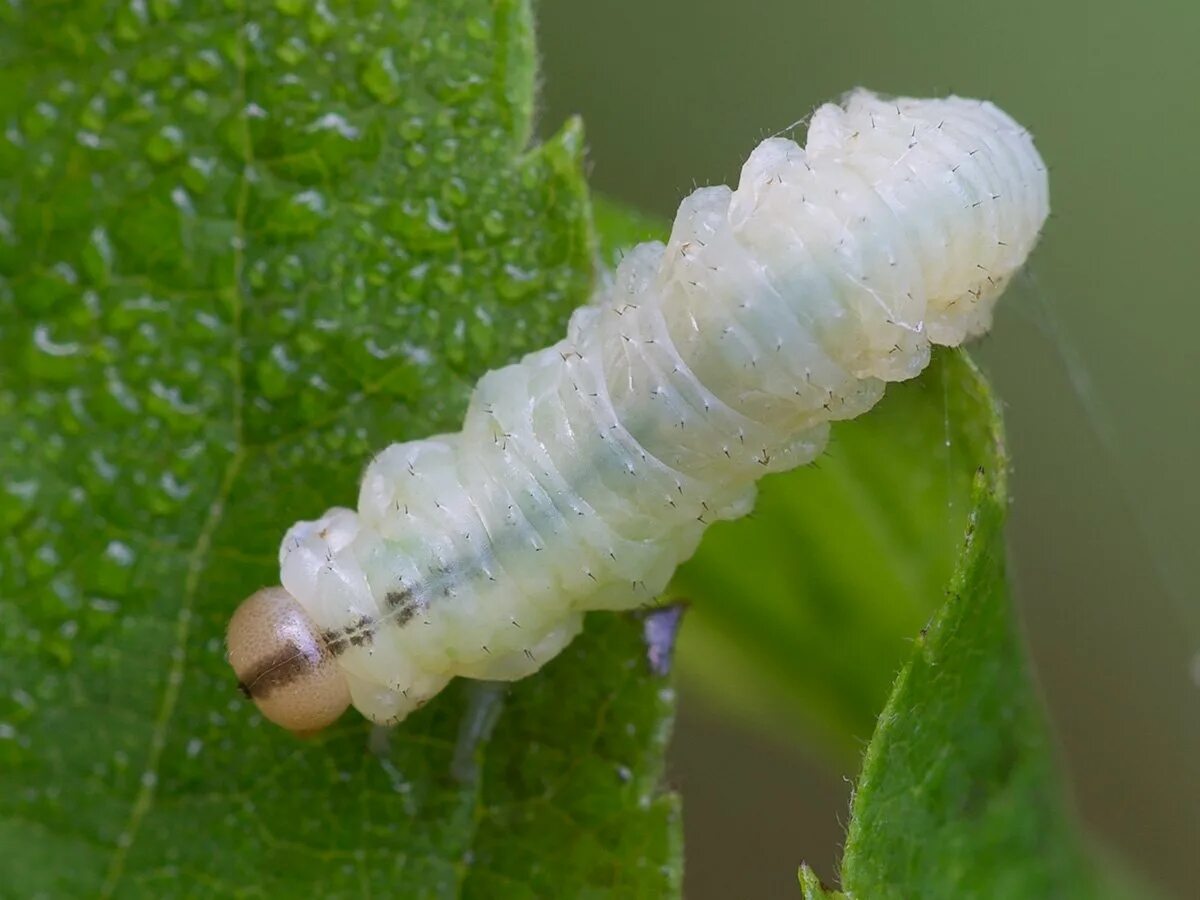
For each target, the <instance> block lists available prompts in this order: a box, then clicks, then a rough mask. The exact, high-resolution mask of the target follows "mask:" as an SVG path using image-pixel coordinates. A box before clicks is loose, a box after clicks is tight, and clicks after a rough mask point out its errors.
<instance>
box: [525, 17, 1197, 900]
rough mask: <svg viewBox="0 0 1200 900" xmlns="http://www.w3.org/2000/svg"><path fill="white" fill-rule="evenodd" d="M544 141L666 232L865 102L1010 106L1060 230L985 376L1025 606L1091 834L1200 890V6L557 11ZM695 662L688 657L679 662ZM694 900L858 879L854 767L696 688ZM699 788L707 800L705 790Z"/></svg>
mask: <svg viewBox="0 0 1200 900" xmlns="http://www.w3.org/2000/svg"><path fill="white" fill-rule="evenodd" d="M538 14H539V22H540V28H539V30H540V50H541V53H542V77H543V89H542V108H541V113H540V123H541V129H542V132H543V133H544V134H545V133H549V132H550V131H552V130H553V129H555V128H557V127H558V125H559V124H560V123H561V121H562V120H563V119H564V118H565V117H566V116H568V115H571V114H573V113H580V114H582V115H583V117H584V119H585V122H586V125H587V134H588V140H589V145H590V148H591V151H590V155H591V161H592V165H593V171H592V172H591V182H592V184H593V186H594V187H595V188H596V189H597V190H599V191H602V192H605V193H607V194H609V195H611V196H613V197H615V198H617V199H620V200H623V201H625V202H627V203H630V204H633V205H636V206H638V207H640V208H642V209H644V210H647V211H649V212H651V213H655V214H658V215H660V216H663V217H664V218H667V217H669V216H670V215H671V214H672V213H673V212H674V209H675V207H676V205H677V204H678V201H679V199H680V198H681V197H682V196H683V195H684V194H686V193H688V192H689V191H690V190H692V188H693V187H694V186H696V185H699V184H708V183H715V182H734V181H736V177H737V172H738V168H739V166H740V164H741V162H742V160H743V159H744V158H745V156H746V154H747V152H748V151H749V149H750V148H751V147H752V146H753V145H754V144H755V143H756V142H757V141H758V140H760V139H761V138H762V137H764V136H766V135H767V134H770V133H773V132H775V131H777V130H779V129H783V128H785V127H787V126H788V125H790V124H792V123H793V122H795V121H796V120H797V119H799V118H801V117H802V116H804V115H806V114H807V113H808V112H809V111H810V110H811V109H812V108H813V107H814V106H815V105H816V104H818V103H820V102H822V101H824V100H827V99H831V98H835V97H837V96H838V95H840V94H841V93H842V92H843V91H845V90H847V89H848V88H850V87H853V86H855V85H860V84H861V85H865V86H867V87H871V88H874V89H876V90H879V91H883V92H888V93H903V94H912V95H918V96H922V95H935V94H944V93H948V92H951V91H953V92H957V93H961V94H964V95H969V96H979V97H987V98H990V99H993V100H995V101H996V102H997V103H999V104H1000V105H1001V106H1002V107H1003V108H1004V109H1006V110H1007V111H1009V112H1010V113H1012V114H1013V115H1014V116H1015V117H1016V118H1017V119H1018V120H1019V121H1021V122H1022V123H1023V124H1025V125H1027V126H1028V127H1030V128H1031V129H1032V131H1033V133H1034V135H1035V137H1036V139H1037V142H1038V146H1039V148H1040V149H1041V151H1042V154H1043V155H1044V156H1045V158H1046V160H1047V161H1048V163H1049V165H1050V167H1051V191H1052V198H1053V205H1054V216H1053V218H1052V219H1051V222H1050V224H1049V226H1048V228H1047V230H1046V234H1045V237H1044V240H1043V244H1042V247H1041V248H1040V249H1039V251H1038V253H1037V254H1036V256H1035V258H1034V260H1033V263H1032V266H1031V271H1030V273H1029V275H1028V276H1027V277H1025V278H1023V279H1022V280H1021V282H1020V283H1019V284H1018V285H1016V286H1015V288H1014V289H1013V290H1012V291H1010V293H1009V295H1008V297H1007V298H1006V302H1005V303H1004V304H1003V305H1002V311H1001V314H1000V317H999V321H998V323H997V327H996V329H995V330H994V332H993V334H992V336H991V337H989V338H988V339H987V340H986V341H985V342H984V344H983V345H982V346H981V347H979V348H978V349H977V352H976V356H977V358H980V359H981V360H982V361H983V363H984V365H985V368H986V369H987V370H988V372H989V373H990V374H991V376H992V377H993V379H994V381H995V383H996V385H997V387H998V389H999V392H1000V394H1001V396H1002V397H1003V398H1004V401H1005V403H1006V405H1007V425H1008V431H1009V438H1010V447H1011V452H1012V455H1013V458H1014V460H1015V473H1014V478H1013V497H1014V502H1013V508H1012V516H1011V520H1010V529H1009V531H1010V544H1011V550H1012V569H1013V579H1014V587H1015V592H1016V595H1017V602H1018V604H1019V606H1020V610H1021V613H1022V617H1023V621H1024V625H1025V629H1026V633H1027V636H1028V640H1029V644H1030V648H1031V653H1032V656H1033V660H1034V666H1035V669H1036V673H1037V676H1038V679H1039V681H1040V683H1041V686H1042V689H1043V692H1044V695H1045V699H1046V703H1047V705H1048V707H1049V710H1050V714H1051V718H1052V721H1053V725H1054V729H1055V733H1056V735H1057V737H1058V740H1059V743H1060V746H1061V750H1062V757H1063V761H1064V766H1065V768H1066V769H1067V771H1068V775H1069V779H1070V783H1071V787H1072V791H1073V795H1074V798H1075V802H1076V805H1077V807H1078V808H1079V810H1080V812H1081V814H1082V815H1083V817H1084V818H1085V819H1086V821H1087V822H1088V823H1089V824H1090V825H1091V826H1092V828H1093V830H1094V831H1095V832H1096V833H1097V834H1098V835H1099V836H1100V837H1101V838H1102V839H1103V840H1104V841H1105V842H1107V843H1108V844H1110V845H1112V846H1114V847H1116V848H1118V849H1119V850H1121V851H1122V852H1123V853H1124V854H1125V855H1126V856H1127V857H1128V858H1129V859H1130V860H1131V862H1132V863H1133V864H1134V865H1135V866H1136V867H1137V868H1138V869H1140V870H1141V871H1143V872H1144V873H1145V874H1146V875H1147V877H1148V878H1150V879H1151V880H1152V881H1153V882H1154V883H1156V884H1157V885H1159V886H1161V887H1162V888H1163V889H1164V890H1165V891H1167V892H1168V894H1169V895H1171V896H1179V897H1195V896H1197V892H1198V891H1200V888H1198V887H1197V886H1198V885H1200V662H1198V660H1200V656H1198V651H1200V603H1197V597H1200V564H1198V563H1197V557H1196V553H1195V545H1196V536H1197V533H1198V531H1197V522H1200V478H1197V475H1196V471H1195V464H1196V460H1198V459H1200V363H1198V360H1200V355H1198V354H1197V351H1196V348H1195V341H1196V335H1197V334H1200V304H1198V303H1197V301H1196V299H1195V296H1194V295H1195V287H1196V271H1197V264H1198V263H1200V252H1198V251H1200V207H1198V204H1200V182H1198V181H1197V179H1196V177H1195V160H1196V158H1197V149H1198V148H1200V98H1198V96H1197V91H1198V90H1200V47H1198V46H1197V45H1198V43H1200V40H1198V39H1200V4H1195V3H1191V2H1184V0H1178V2H1173V3H1167V2H1143V3H1138V4H1131V3H1122V2H1116V0H1099V2H1094V3H1082V2H1058V3H1051V2H1034V0H1021V2H1007V3H1004V2H986V3H985V2H963V0H959V2H951V0H937V2H934V0H909V2H902V3H882V2H880V3H866V2H862V0H842V2H838V3H829V2H815V0H813V2H789V0H740V2H729V0H691V2H668V0H607V2H604V3H596V2H584V0H558V2H553V3H551V2H542V3H541V4H540V5H539V8H538ZM684 639H685V640H686V629H685V633H684ZM673 772H674V776H673V778H674V783H675V784H676V786H678V787H680V788H681V789H682V790H683V792H684V798H685V809H686V826H687V841H688V873H687V895H688V897H689V898H692V900H702V898H708V897H735V896H747V897H775V896H780V897H790V896H796V888H795V882H794V878H793V874H792V873H793V872H794V868H795V865H796V864H797V863H798V862H799V861H800V860H801V859H806V860H808V861H809V862H810V863H812V864H813V865H814V866H815V867H816V868H817V869H818V871H819V872H821V873H822V874H823V875H824V876H826V877H827V878H831V877H832V876H833V875H834V873H835V865H836V860H837V858H838V856H839V851H840V839H841V835H842V823H843V821H844V819H845V815H846V808H847V801H848V795H849V783H848V780H847V779H848V778H849V777H850V776H852V775H853V774H854V771H853V766H852V765H848V764H846V763H831V762H829V760H827V759H825V758H823V757H822V756H821V755H820V754H819V753H818V752H817V751H816V750H815V749H813V748H811V747H806V746H803V745H799V746H797V745H793V744H791V743H787V742H784V741H782V740H780V739H779V738H777V737H771V736H768V735H761V734H756V733H753V732H752V731H748V730H747V729H745V728H744V727H743V726H741V725H739V724H737V722H736V720H735V719H733V718H731V717H729V716H728V715H726V714H725V713H723V712H722V711H721V710H720V709H718V708H716V707H715V706H714V705H713V704H712V703H711V702H710V701H709V700H708V698H707V696H706V694H705V693H703V692H701V691H697V690H691V691H689V690H688V686H687V685H686V684H685V685H684V690H683V702H682V715H681V721H680V725H679V728H678V732H677V736H676V740H675V747H674V758H673ZM693 786H695V788H696V789H694V790H693V789H691V788H692V787H693Z"/></svg>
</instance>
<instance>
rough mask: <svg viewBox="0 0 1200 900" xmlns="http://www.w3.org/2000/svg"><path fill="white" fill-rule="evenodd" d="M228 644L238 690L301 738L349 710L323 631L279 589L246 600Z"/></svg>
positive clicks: (343, 684) (344, 687)
mask: <svg viewBox="0 0 1200 900" xmlns="http://www.w3.org/2000/svg"><path fill="white" fill-rule="evenodd" d="M225 643H226V646H227V647H228V649H229V664H230V665H231V666H233V671H234V672H235V673H236V674H237V677H238V687H240V688H241V690H242V692H243V693H244V694H245V695H246V696H247V697H249V698H250V699H251V700H253V701H254V703H255V705H257V706H258V708H259V710H260V711H261V712H262V714H263V715H264V716H266V717H267V718H268V719H270V720H271V721H272V722H274V723H275V724H277V725H282V726H283V727H284V728H287V729H289V730H291V731H295V732H298V733H302V734H303V733H309V732H313V731H318V730H320V729H322V728H324V727H325V726H326V725H330V724H332V723H333V722H334V721H335V720H336V719H337V718H338V716H340V715H341V714H342V713H343V712H345V711H346V707H348V706H349V705H350V688H349V686H348V685H347V684H346V677H345V675H343V674H342V671H341V669H340V668H339V667H338V665H337V663H336V662H335V660H334V658H333V654H331V653H330V652H329V648H328V647H327V646H326V645H325V641H324V640H323V639H322V638H321V634H320V631H319V629H318V628H317V626H316V624H315V623H314V622H313V620H312V619H310V618H309V617H308V613H306V612H305V611H304V609H303V607H301V606H300V604H299V603H297V602H296V598H294V597H293V596H292V595H291V594H289V593H288V592H287V591H285V590H284V589H283V588H281V587H269V588H263V589H262V590H260V591H257V592H255V593H253V594H251V595H250V596H249V597H247V598H246V599H245V600H244V601H242V605H241V606H239V607H238V608H237V612H235V613H234V614H233V618H232V619H231V620H230V622H229V630H228V632H227V633H226V636H225Z"/></svg>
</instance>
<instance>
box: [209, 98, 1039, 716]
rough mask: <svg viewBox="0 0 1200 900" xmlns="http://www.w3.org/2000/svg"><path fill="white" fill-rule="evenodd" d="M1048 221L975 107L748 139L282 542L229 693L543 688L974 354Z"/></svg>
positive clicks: (866, 112)
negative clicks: (530, 678) (858, 436)
mask: <svg viewBox="0 0 1200 900" xmlns="http://www.w3.org/2000/svg"><path fill="white" fill-rule="evenodd" d="M1048 203H1049V201H1048V193H1047V179H1046V169H1045V166H1044V165H1043V164H1042V161H1041V158H1040V157H1039V156H1038V153H1037V151H1036V150H1035V149H1034V146H1033V142H1032V140H1031V139H1030V136H1029V134H1028V133H1027V132H1026V131H1025V129H1023V128H1021V127H1020V126H1019V125H1017V124H1016V123H1015V122H1014V121H1013V120H1012V119H1010V118H1009V117H1008V116H1007V115H1006V114H1005V113H1003V112H1002V111H1001V110H999V109H997V108H996V107H995V106H993V105H992V104H990V103H986V102H980V101H976V100H966V99H961V98H958V97H951V98H948V99H944V100H912V99H900V100H888V99H883V98H881V97H877V96H875V95H874V94H871V93H869V92H867V91H863V90H859V91H855V92H853V93H852V94H850V95H849V96H848V97H847V98H846V99H845V102H844V105H842V106H838V105H833V104H828V105H825V106H822V107H821V108H820V109H818V110H817V111H816V112H815V114H814V115H813V117H812V120H811V123H810V125H809V129H808V142H807V146H805V147H803V148H801V147H800V146H798V145H797V144H795V143H794V142H792V141H790V140H785V139H782V138H771V139H769V140H766V141H764V142H763V143H762V144H760V145H759V146H758V147H757V148H756V149H755V150H754V152H753V153H752V154H751V155H750V158H749V159H748V160H747V161H746V164H745V166H744V167H743V168H742V174H741V179H740V181H739V183H738V186H737V189H736V190H733V191H731V190H730V189H729V188H727V187H724V186H722V187H711V188H702V189H700V190H698V191H696V192H695V193H693V194H692V195H691V196H690V197H688V198H687V199H686V200H684V201H683V204H682V205H681V206H680V208H679V213H678V215H677V216H676V218H675V225H674V228H673V229H672V232H671V239H670V242H669V243H668V244H667V245H666V246H665V247H664V246H663V245H662V244H659V243H648V244H642V245H640V246H638V247H636V248H635V249H634V250H633V251H632V252H631V253H630V254H629V255H628V256H626V257H625V259H624V260H623V261H622V262H621V264H620V266H619V267H618V269H617V273H616V278H615V280H614V281H613V283H612V284H611V285H610V286H608V287H607V288H605V289H604V290H602V291H601V292H600V293H599V295H598V296H597V297H596V298H595V300H594V301H593V302H592V303H590V304H589V305H587V306H584V307H582V308H580V309H578V310H576V312H575V314H574V315H573V316H572V317H571V322H570V325H569V327H568V330H567V336H566V337H565V338H564V339H563V340H562V341H560V342H559V343H557V344H555V345H554V346H553V347H549V348H547V349H545V350H541V351H539V352H537V353H532V354H530V355H529V356H527V357H525V358H524V359H523V360H521V361H520V362H519V363H517V364H515V365H511V366H507V367H505V368H503V369H498V370H495V371H492V372H489V373H487V374H486V375H485V376H484V377H483V378H482V379H480V381H479V384H478V386H477V387H476V389H475V393H474V396H473V398H472V400H471V404H470V408H469V409H468V411H467V415H466V418H465V420H464V422H463V427H462V431H460V432H458V433H457V434H447V435H441V436H439V437H434V438H430V439H428V440H420V441H410V442H408V443H404V444H394V445H392V446H391V447H388V448H387V449H386V450H384V451H383V452H382V453H380V454H379V456H377V457H376V458H375V460H374V461H373V462H372V463H371V464H370V466H369V467H368V469H367V471H366V474H365V476H364V478H363V481H362V488H361V491H360V493H359V498H358V511H357V512H355V511H353V510H349V509H340V508H334V509H331V510H329V511H328V512H327V513H325V515H324V516H322V517H321V518H320V519H318V520H316V521H315V522H299V523H297V524H296V525H294V526H293V527H292V528H291V530H290V531H288V533H287V535H286V536H285V538H284V540H283V545H282V547H281V548H280V555H279V558H280V570H281V573H280V580H281V582H282V587H272V588H266V589H264V590H262V591H259V592H258V593H256V594H254V595H253V596H251V597H250V598H249V599H248V600H246V601H245V602H244V603H243V604H242V606H241V607H240V608H239V609H238V611H237V613H236V614H235V615H234V617H233V620H232V622H231V623H230V626H229V637H228V645H229V658H230V662H231V663H232V665H233V668H234V670H235V671H236V672H237V675H238V678H239V680H240V682H241V684H242V687H243V689H244V690H245V692H246V693H247V694H248V695H249V696H250V697H252V698H253V699H254V701H255V702H256V703H257V704H258V706H259V708H260V709H261V710H262V712H263V714H264V715H265V716H266V717H267V718H269V719H271V720H273V721H275V722H277V723H279V724H280V725H283V726H284V727H286V728H290V729H293V730H295V731H311V730H315V729H318V728H321V727H323V726H325V725H327V724H329V723H330V722H332V721H333V720H334V719H336V718H337V717H338V716H339V715H341V713H342V712H343V711H344V710H345V708H346V706H347V705H349V704H351V703H353V705H354V706H356V707H357V708H358V709H359V711H361V712H362V713H363V714H364V715H366V716H368V717H370V718H371V719H373V720H375V721H377V722H397V721H399V720H401V719H403V718H404V717H405V716H406V715H407V714H408V713H409V712H411V711H412V710H414V709H416V708H417V707H419V706H420V705H422V704H423V703H425V702H426V701H427V700H428V699H429V698H431V697H432V696H433V695H434V694H436V693H437V692H438V691H440V690H441V689H442V687H444V686H445V684H446V683H447V682H448V681H449V680H450V679H451V678H453V677H455V676H465V677H468V678H480V679H502V680H511V679H517V678H522V677H524V676H526V675H528V674H530V673H532V672H534V671H536V670H537V669H539V668H540V667H541V666H543V665H544V664H545V663H546V662H547V660H549V659H551V658H552V657H554V656H555V655H556V654H557V653H559V652H560V651H561V650H562V649H563V647H565V646H566V645H567V643H569V642H570V640H571V639H572V638H573V637H574V636H575V635H576V634H577V633H578V631H579V629H580V626H581V622H582V616H583V613H584V611H585V610H589V609H628V608H631V607H636V606H639V605H643V604H646V603H649V602H651V601H652V600H653V599H654V598H655V597H656V595H657V594H658V593H659V592H660V591H662V590H663V588H664V587H665V586H666V584H667V581H668V580H669V579H670V577H671V574H672V573H673V572H674V570H675V567H676V566H677V565H678V564H679V563H680V562H681V561H683V560H685V559H686V558H687V557H688V556H690V555H691V554H692V552H693V551H694V550H695V549H696V545H697V543H698V542H699V540H700V536H701V534H702V532H703V531H704V529H705V527H706V526H707V525H708V524H709V523H711V522H713V521H715V520H717V519H730V518H735V517H737V516H741V515H743V514H744V513H746V512H747V511H748V510H749V509H750V508H751V506H752V505H753V503H754V493H755V482H756V481H757V480H758V479H759V478H761V477H762V476H763V475H765V474H767V473H768V472H777V471H781V470H784V469H791V468H793V467H795V466H799V465H803V464H805V463H807V462H809V461H811V460H812V459H813V458H814V457H815V456H817V455H818V454H819V453H820V452H821V450H822V448H823V447H824V446H825V441H826V436H827V431H828V427H829V422H830V421H831V420H836V419H847V418H852V417H854V416H857V415H859V414H860V413H862V412H865V411H866V410H868V409H869V408H870V407H871V406H872V405H873V404H874V403H875V402H876V401H877V400H878V399H879V398H880V396H881V395H882V393H883V388H884V384H885V383H886V382H889V381H901V380H904V379H906V378H911V377H913V376H914V375H916V374H917V373H919V372H920V371H921V370H922V369H923V368H924V367H925V365H926V364H927V362H928V361H929V352H930V344H931V343H932V344H946V345H955V344H958V343H960V342H962V341H963V340H964V339H966V338H969V337H972V336H974V335H978V334H980V333H982V332H984V331H986V330H987V328H988V327H989V325H990V323H991V316H992V306H993V304H994V303H995V301H996V298H997V297H998V296H999V294H1000V293H1001V291H1002V290H1003V289H1004V286H1005V283H1006V282H1007V281H1008V279H1009V277H1010V276H1011V275H1012V274H1013V273H1014V272H1015V271H1016V270H1017V269H1018V268H1019V267H1020V266H1021V265H1022V264H1023V263H1024V261H1025V259H1026V257H1027V256H1028V255H1029V252H1030V251H1031V250H1032V248H1033V246H1034V244H1035V242H1036V241H1037V237H1038V233H1039V231H1040V229H1041V227H1042V224H1043V222H1044V221H1045V219H1046V215H1047V212H1048V208H1049V206H1048Z"/></svg>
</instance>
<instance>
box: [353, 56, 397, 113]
mask: <svg viewBox="0 0 1200 900" xmlns="http://www.w3.org/2000/svg"><path fill="white" fill-rule="evenodd" d="M362 83H363V87H365V88H366V89H367V91H368V92H369V93H370V94H371V96H372V97H374V98H375V99H376V100H378V101H379V102H380V103H395V102H396V100H398V99H399V97H400V73H399V72H398V71H397V70H396V60H395V58H394V56H393V55H392V51H391V49H390V48H384V49H382V50H377V51H376V52H375V53H374V54H372V56H371V59H370V61H368V63H367V65H366V68H365V69H363V73H362Z"/></svg>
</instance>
